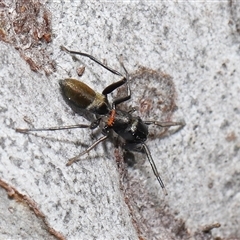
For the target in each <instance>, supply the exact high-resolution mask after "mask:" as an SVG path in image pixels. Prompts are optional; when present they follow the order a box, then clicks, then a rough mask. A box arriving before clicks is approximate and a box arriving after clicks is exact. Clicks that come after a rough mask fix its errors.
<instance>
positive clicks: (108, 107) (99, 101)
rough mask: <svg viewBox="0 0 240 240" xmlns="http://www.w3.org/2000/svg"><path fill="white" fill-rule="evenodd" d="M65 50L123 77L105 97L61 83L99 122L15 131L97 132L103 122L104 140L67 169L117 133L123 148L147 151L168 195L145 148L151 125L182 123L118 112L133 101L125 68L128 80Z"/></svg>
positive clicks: (68, 81)
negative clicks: (120, 91)
mask: <svg viewBox="0 0 240 240" xmlns="http://www.w3.org/2000/svg"><path fill="white" fill-rule="evenodd" d="M61 49H62V50H64V51H66V52H68V53H71V54H78V55H81V56H85V57H88V58H90V59H91V60H93V61H94V62H96V63H98V64H100V65H101V66H102V67H104V68H105V69H107V70H109V71H110V72H112V73H113V74H115V75H118V76H121V77H122V79H121V80H119V81H117V82H115V83H112V84H110V85H109V86H107V87H106V88H105V89H104V90H103V92H102V93H97V92H95V91H94V90H93V89H91V88H90V87H89V86H88V85H86V84H85V83H83V82H80V81H78V80H75V79H65V80H61V81H60V86H61V89H62V91H63V94H64V96H65V97H66V98H67V99H68V100H69V101H70V102H71V103H72V104H74V105H75V106H76V107H77V108H80V109H85V110H87V111H89V112H91V113H93V114H94V115H95V116H96V118H95V119H94V120H93V121H92V122H91V124H90V125H86V124H78V125H72V126H66V127H52V128H42V129H16V131H18V132H22V133H27V132H30V131H49V130H62V129H70V128H90V129H94V128H96V127H98V126H99V124H100V122H103V125H104V126H103V128H102V133H103V136H102V137H101V138H99V139H98V140H97V141H96V142H94V143H93V144H92V145H91V146H90V147H89V148H87V149H86V150H85V151H84V152H82V153H80V154H79V155H78V156H76V157H74V158H71V159H69V161H68V163H67V165H68V166H69V165H71V164H72V163H73V162H76V161H78V160H79V158H80V157H81V156H82V155H84V154H86V153H88V152H89V151H90V150H91V149H93V148H94V147H95V146H96V145H98V144H99V143H100V142H103V141H104V140H106V139H107V138H108V137H109V136H110V133H111V131H114V132H115V133H117V134H118V135H119V136H120V137H121V138H122V139H123V140H124V148H125V149H128V150H132V151H139V150H141V151H144V152H145V153H146V155H147V158H148V160H149V162H150V164H151V167H152V170H153V172H154V174H155V176H156V178H157V180H158V182H159V184H160V186H161V187H162V189H163V190H164V192H165V194H167V192H166V190H165V186H164V184H163V182H162V180H161V178H160V175H159V173H158V170H157V168H156V165H155V163H154V161H153V158H152V156H151V153H150V151H149V149H148V147H147V146H146V144H145V141H146V140H147V137H148V125H150V124H153V125H157V126H161V127H170V126H177V125H179V126H183V125H184V123H182V122H158V121H152V120H150V121H143V120H142V119H141V118H140V117H135V116H133V114H132V112H133V111H134V109H132V110H130V111H123V110H120V109H117V105H118V104H120V103H123V102H125V101H127V100H129V99H130V98H131V90H130V87H129V83H128V79H129V77H128V72H127V70H126V68H125V67H124V65H123V64H122V63H121V65H122V67H123V69H124V71H125V74H126V76H124V75H122V74H121V73H119V72H118V71H116V70H114V69H112V68H110V67H108V66H106V65H104V64H103V63H101V62H100V61H99V60H97V59H96V58H94V57H93V56H91V55H89V54H86V53H81V52H75V51H70V50H68V49H66V48H65V47H61ZM123 84H126V86H127V95H126V96H125V97H121V98H117V99H115V100H113V102H112V104H110V103H109V102H108V98H107V95H108V94H109V93H111V92H113V91H114V90H116V89H117V88H119V87H120V86H122V85H123Z"/></svg>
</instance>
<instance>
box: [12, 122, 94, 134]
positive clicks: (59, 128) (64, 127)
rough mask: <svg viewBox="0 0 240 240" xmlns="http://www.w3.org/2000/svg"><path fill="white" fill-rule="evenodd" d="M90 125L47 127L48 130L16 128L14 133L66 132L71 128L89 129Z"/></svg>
mask: <svg viewBox="0 0 240 240" xmlns="http://www.w3.org/2000/svg"><path fill="white" fill-rule="evenodd" d="M90 127H91V125H87V124H77V125H70V126H62V127H48V128H16V129H15V130H16V132H20V133H28V132H40V131H56V130H66V129H73V128H90Z"/></svg>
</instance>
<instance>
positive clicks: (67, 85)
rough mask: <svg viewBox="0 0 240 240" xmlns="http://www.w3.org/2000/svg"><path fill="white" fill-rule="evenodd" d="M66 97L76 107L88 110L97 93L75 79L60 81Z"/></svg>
mask: <svg viewBox="0 0 240 240" xmlns="http://www.w3.org/2000/svg"><path fill="white" fill-rule="evenodd" d="M60 86H61V88H62V91H63V94H64V96H65V97H66V98H67V99H68V100H69V101H70V102H71V103H73V104H74V105H75V106H77V107H79V108H83V109H86V108H87V107H88V106H89V105H91V104H92V103H93V101H94V99H95V97H96V93H95V91H94V90H92V89H91V88H90V87H89V86H88V85H86V84H85V83H83V82H80V81H78V80H75V79H70V78H69V79H64V80H61V81H60Z"/></svg>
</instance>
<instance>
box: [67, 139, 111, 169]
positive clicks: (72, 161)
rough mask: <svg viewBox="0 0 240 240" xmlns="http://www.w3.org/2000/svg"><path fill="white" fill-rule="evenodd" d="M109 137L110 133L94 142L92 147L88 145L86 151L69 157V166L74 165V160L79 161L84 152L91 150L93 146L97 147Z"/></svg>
mask: <svg viewBox="0 0 240 240" xmlns="http://www.w3.org/2000/svg"><path fill="white" fill-rule="evenodd" d="M107 138H108V135H106V136H103V137H101V138H99V139H98V140H97V141H96V142H94V143H93V144H92V145H91V146H90V147H88V148H87V149H86V150H85V151H84V152H82V153H80V154H79V155H77V156H76V157H73V158H71V159H69V161H68V162H67V164H66V165H67V166H70V165H72V164H73V163H74V162H77V161H79V160H80V159H79V158H80V157H81V156H83V155H84V154H86V153H88V152H90V151H91V150H92V149H93V148H95V147H96V146H97V145H98V144H99V143H100V142H103V141H105V140H106V139H107Z"/></svg>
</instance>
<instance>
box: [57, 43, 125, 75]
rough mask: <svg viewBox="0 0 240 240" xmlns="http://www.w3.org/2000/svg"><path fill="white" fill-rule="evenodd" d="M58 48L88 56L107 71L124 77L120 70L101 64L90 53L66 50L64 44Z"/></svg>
mask: <svg viewBox="0 0 240 240" xmlns="http://www.w3.org/2000/svg"><path fill="white" fill-rule="evenodd" d="M60 48H61V50H63V51H65V52H68V53H71V54H77V55H81V56H84V57H88V58H90V59H91V60H93V61H94V62H96V63H98V64H99V65H101V66H102V67H104V68H105V69H107V70H108V71H110V72H112V73H113V74H115V75H118V76H122V77H124V76H123V75H122V74H121V73H120V72H118V71H116V70H114V69H112V68H110V67H108V66H106V65H105V64H103V63H102V62H100V61H99V60H98V59H96V58H95V57H93V56H92V55H90V54H87V53H83V52H77V51H71V50H68V49H67V48H65V47H64V46H61V47H60Z"/></svg>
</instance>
